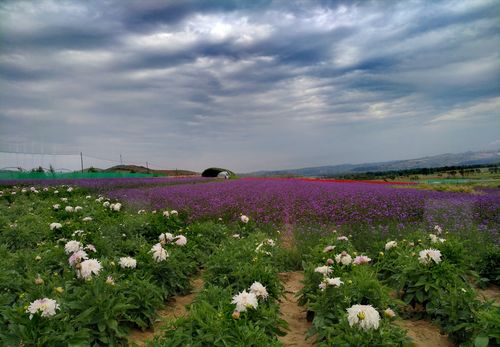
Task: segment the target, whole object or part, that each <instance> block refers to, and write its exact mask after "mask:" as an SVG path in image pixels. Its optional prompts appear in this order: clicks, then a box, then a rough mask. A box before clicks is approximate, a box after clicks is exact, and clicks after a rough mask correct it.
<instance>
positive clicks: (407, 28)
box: [0, 0, 500, 172]
mask: <svg viewBox="0 0 500 347" xmlns="http://www.w3.org/2000/svg"><path fill="white" fill-rule="evenodd" d="M0 46H1V49H0V150H3V151H25V152H44V153H65V154H71V153H79V152H80V151H83V152H84V154H87V155H92V156H97V157H102V158H110V159H113V160H119V155H120V154H122V155H123V158H124V161H126V162H135V163H144V162H146V161H149V163H152V164H150V165H151V166H153V167H155V166H156V167H158V166H159V167H164V168H176V167H177V168H185V169H193V170H201V169H203V168H205V167H207V166H223V167H228V168H230V169H233V170H236V171H239V172H243V171H253V170H260V169H279V168H294V167H304V166H315V165H325V164H341V163H360V162H369V161H383V160H391V159H407V158H414V157H419V156H424V155H432V154H440V153H445V152H462V151H466V150H479V149H494V148H499V147H500V2H499V1H497V0H464V1H399V2H396V1H358V2H348V1H327V0H310V1H305V0H304V1H288V0H281V1H279V0H278V1H271V0H269V1H267V0H248V1H244V0H239V1H238V0H220V1H219V0H198V1H195V0H166V1H159V0H158V1H157V0H142V1H123V0H116V1H113V0H109V1H105V0H95V1H74V0H72V1H45V0H37V1H17V0H16V1H1V2H0Z"/></svg>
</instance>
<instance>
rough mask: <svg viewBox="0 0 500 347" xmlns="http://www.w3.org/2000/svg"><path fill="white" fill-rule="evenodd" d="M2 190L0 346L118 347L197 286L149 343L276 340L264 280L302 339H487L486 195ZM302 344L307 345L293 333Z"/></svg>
mask: <svg viewBox="0 0 500 347" xmlns="http://www.w3.org/2000/svg"><path fill="white" fill-rule="evenodd" d="M68 183H69V182H50V181H44V182H3V183H2V184H3V188H0V191H1V192H0V202H1V203H0V255H1V256H0V345H2V346H121V345H129V339H128V337H129V334H130V332H131V331H132V330H147V329H151V327H152V326H153V325H154V323H155V322H156V321H157V319H158V318H159V317H158V311H159V310H160V309H161V308H163V307H164V305H165V302H166V301H168V300H170V299H172V298H175V297H176V296H177V295H182V294H186V293H189V292H190V290H191V285H190V279H191V278H193V276H195V275H197V274H199V273H200V271H201V272H202V277H203V280H204V287H203V290H202V291H201V292H200V293H199V294H198V295H197V296H196V298H195V299H194V301H193V302H192V303H191V305H190V306H189V310H188V314H187V315H186V316H185V317H180V318H178V319H176V320H173V321H168V322H164V324H163V330H162V331H155V337H154V339H152V340H149V341H144V344H147V345H149V346H282V345H285V346H286V345H287V344H286V342H284V341H286V340H284V337H286V335H287V334H288V333H290V326H291V325H290V322H289V321H287V320H286V319H284V318H283V316H282V312H281V309H280V307H281V305H282V303H283V297H284V294H285V293H284V286H283V282H282V280H281V279H280V273H283V272H287V271H303V278H304V279H303V284H302V289H301V290H300V291H298V292H297V293H294V295H296V296H297V298H298V302H299V304H300V305H301V307H302V308H303V310H305V311H307V314H304V317H303V319H304V321H305V319H306V316H307V318H308V320H309V321H310V324H311V326H310V328H309V329H308V333H307V334H306V335H305V336H303V341H297V343H298V344H299V345H301V343H303V345H304V346H306V345H307V346H311V345H317V346H411V345H412V344H413V342H412V340H411V338H410V337H409V335H408V332H407V331H406V330H405V329H404V328H402V327H401V324H400V322H401V321H402V320H408V319H426V320H429V321H431V322H432V323H433V324H434V325H435V327H436V329H438V330H440V331H442V332H443V333H446V334H447V336H448V338H449V340H450V343H453V344H456V345H459V344H460V345H461V346H488V344H490V345H492V346H493V345H495V344H498V343H500V335H499V329H500V311H499V310H500V309H499V308H498V306H495V304H494V302H492V301H484V300H481V297H480V296H479V294H478V288H481V287H488V286H493V288H495V287H494V286H498V285H499V284H500V272H499V269H500V264H499V260H500V252H499V249H498V230H499V227H500V192H499V190H494V189H493V190H488V191H483V192H478V193H477V194H467V193H447V192H437V191H427V190H416V189H412V188H411V187H406V188H401V187H394V186H390V185H381V184H370V183H355V182H329V181H312V180H299V179H238V180H224V181H222V180H213V179H204V178H193V177H190V178H161V179H157V178H154V179H142V178H141V179H123V180H122V181H120V180H119V179H116V180H96V181H93V182H88V181H85V180H76V181H73V182H71V185H68ZM306 338H307V339H306Z"/></svg>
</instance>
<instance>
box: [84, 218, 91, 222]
mask: <svg viewBox="0 0 500 347" xmlns="http://www.w3.org/2000/svg"><path fill="white" fill-rule="evenodd" d="M82 221H84V222H91V221H92V217H83V218H82Z"/></svg>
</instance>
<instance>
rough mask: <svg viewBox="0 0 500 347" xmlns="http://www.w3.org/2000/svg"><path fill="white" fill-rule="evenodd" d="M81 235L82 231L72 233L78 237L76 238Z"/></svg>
mask: <svg viewBox="0 0 500 347" xmlns="http://www.w3.org/2000/svg"><path fill="white" fill-rule="evenodd" d="M83 233H84V231H83V230H75V231H74V232H73V236H77V235H78V236H80V234H83Z"/></svg>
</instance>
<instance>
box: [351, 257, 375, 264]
mask: <svg viewBox="0 0 500 347" xmlns="http://www.w3.org/2000/svg"><path fill="white" fill-rule="evenodd" d="M370 261H371V259H370V258H368V257H367V256H366V255H358V256H357V257H356V258H354V261H353V262H352V263H353V264H355V265H363V264H368V263H369V262H370Z"/></svg>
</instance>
